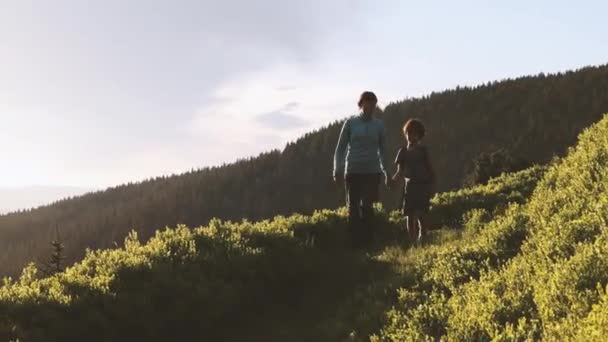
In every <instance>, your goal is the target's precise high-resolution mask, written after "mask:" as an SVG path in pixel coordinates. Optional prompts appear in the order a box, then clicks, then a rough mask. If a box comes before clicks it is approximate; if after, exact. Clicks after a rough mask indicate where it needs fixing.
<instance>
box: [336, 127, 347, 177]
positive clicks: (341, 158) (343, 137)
mask: <svg viewBox="0 0 608 342" xmlns="http://www.w3.org/2000/svg"><path fill="white" fill-rule="evenodd" d="M349 140H350V126H349V120H348V119H347V120H346V121H345V122H344V125H342V130H341V131H340V137H339V138H338V144H337V145H336V151H335V152H334V171H333V176H334V179H337V177H341V176H343V175H344V164H345V160H346V147H347V146H348V141H349Z"/></svg>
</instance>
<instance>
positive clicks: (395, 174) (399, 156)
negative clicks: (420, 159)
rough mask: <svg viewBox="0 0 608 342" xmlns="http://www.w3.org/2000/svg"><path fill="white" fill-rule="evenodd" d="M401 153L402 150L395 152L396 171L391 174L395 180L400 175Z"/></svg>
mask: <svg viewBox="0 0 608 342" xmlns="http://www.w3.org/2000/svg"><path fill="white" fill-rule="evenodd" d="M401 153H403V148H400V149H399V151H398V152H397V156H396V157H395V165H396V166H397V171H395V173H394V174H393V177H392V179H393V180H397V177H399V176H400V175H401V158H402V156H401Z"/></svg>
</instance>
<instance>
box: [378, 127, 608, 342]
mask: <svg viewBox="0 0 608 342" xmlns="http://www.w3.org/2000/svg"><path fill="white" fill-rule="evenodd" d="M478 217H479V216H478ZM607 223H608V118H605V119H603V120H602V121H600V122H599V123H598V124H596V125H595V126H593V127H592V128H590V129H588V130H586V131H585V132H584V133H583V134H582V135H581V137H580V142H579V144H578V146H577V147H576V148H574V149H572V150H571V151H570V152H569V154H568V156H567V157H566V158H564V159H563V160H561V161H559V162H557V163H555V164H554V165H553V166H551V167H550V169H549V170H548V171H547V172H546V174H545V176H544V177H543V179H542V181H541V182H540V183H539V184H538V186H537V187H536V189H535V191H534V193H533V195H532V197H531V199H530V201H529V202H528V203H527V204H524V205H517V204H516V205H512V206H510V207H509V208H508V209H507V211H506V213H505V214H503V215H499V216H498V217H495V218H494V219H492V220H491V221H489V222H488V223H480V222H479V219H478V218H475V219H474V220H473V221H471V222H470V223H469V227H468V229H469V230H471V231H475V232H478V233H476V234H475V237H474V238H472V239H462V240H460V242H459V243H457V244H452V245H446V246H440V247H436V248H429V249H427V250H426V251H424V252H423V253H420V254H416V255H413V256H412V257H411V258H405V259H404V258H403V257H402V256H399V255H398V256H396V257H395V258H394V259H392V260H394V261H395V262H399V263H402V264H403V267H404V269H405V270H404V274H407V275H408V278H407V281H406V282H404V283H403V285H402V288H401V290H400V291H399V302H398V305H396V307H395V308H394V309H393V310H391V311H389V314H388V318H389V319H388V323H387V325H386V326H385V327H384V328H383V329H382V331H381V332H380V334H379V335H377V336H375V338H374V340H417V341H422V340H435V339H437V338H440V337H446V339H447V340H467V341H489V340H498V341H524V340H530V339H532V340H536V339H541V338H542V339H546V340H550V341H556V340H580V341H603V340H605V338H606V336H608V324H607V323H608V311H607V309H606V308H607V306H606V303H608V293H607V287H606V286H607V285H608V226H607ZM480 229H481V230H480ZM385 259H386V260H391V259H390V256H387V258H385Z"/></svg>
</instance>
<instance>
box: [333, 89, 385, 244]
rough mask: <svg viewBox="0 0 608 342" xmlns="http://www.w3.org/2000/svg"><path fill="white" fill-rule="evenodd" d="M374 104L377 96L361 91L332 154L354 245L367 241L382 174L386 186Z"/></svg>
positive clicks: (382, 142) (379, 123)
mask: <svg viewBox="0 0 608 342" xmlns="http://www.w3.org/2000/svg"><path fill="white" fill-rule="evenodd" d="M377 104H378V98H377V97H376V95H375V94H374V93H372V92H371V91H366V92H364V93H363V94H361V97H360V98H359V103H358V105H359V109H360V110H361V112H360V113H359V115H356V116H353V117H351V118H349V119H347V120H346V121H345V122H344V125H343V126H342V131H341V132H340V138H339V139H338V145H337V146H336V151H335V154H334V171H333V175H334V180H335V181H336V183H342V181H344V184H345V187H346V203H347V206H348V222H349V230H350V234H351V239H352V242H353V246H354V247H356V248H360V247H364V246H366V245H367V246H369V245H370V244H371V242H372V239H373V232H372V229H371V219H372V216H373V203H374V202H377V201H378V200H379V199H378V187H379V185H380V181H381V179H382V177H384V181H385V182H386V184H387V185H388V178H387V177H386V171H385V168H384V162H383V161H384V160H385V159H384V157H385V154H386V153H385V141H386V135H385V130H384V123H383V122H382V121H381V120H380V119H377V118H374V117H373V114H374V111H375V110H376V105H377Z"/></svg>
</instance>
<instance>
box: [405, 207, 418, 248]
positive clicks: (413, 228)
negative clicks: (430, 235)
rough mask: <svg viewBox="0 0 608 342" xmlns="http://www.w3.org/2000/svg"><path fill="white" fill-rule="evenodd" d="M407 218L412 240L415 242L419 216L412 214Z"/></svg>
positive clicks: (408, 230)
mask: <svg viewBox="0 0 608 342" xmlns="http://www.w3.org/2000/svg"><path fill="white" fill-rule="evenodd" d="M406 220H407V232H408V235H409V237H410V241H411V242H415V241H416V239H417V237H418V236H417V235H418V217H416V215H413V214H410V215H408V216H407V217H406Z"/></svg>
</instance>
